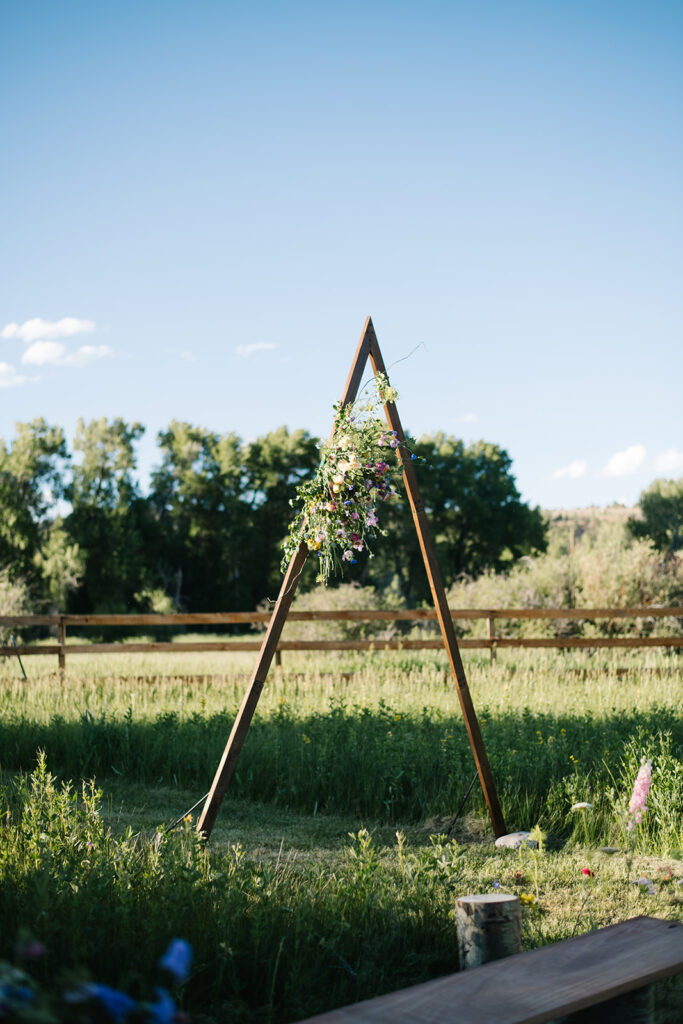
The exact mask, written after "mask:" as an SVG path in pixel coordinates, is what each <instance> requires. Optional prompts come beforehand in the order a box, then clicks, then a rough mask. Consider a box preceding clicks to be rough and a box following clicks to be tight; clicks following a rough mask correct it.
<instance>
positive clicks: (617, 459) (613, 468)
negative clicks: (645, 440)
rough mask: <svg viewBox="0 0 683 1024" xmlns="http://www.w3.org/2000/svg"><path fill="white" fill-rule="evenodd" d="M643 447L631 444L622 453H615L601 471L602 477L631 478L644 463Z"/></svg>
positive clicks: (644, 452) (644, 453)
mask: <svg viewBox="0 0 683 1024" xmlns="http://www.w3.org/2000/svg"><path fill="white" fill-rule="evenodd" d="M645 455H646V451H645V445H642V444H632V445H631V446H630V447H629V448H624V450H623V452H615V453H614V455H613V456H612V458H611V459H609V460H608V462H607V465H606V466H605V468H604V469H603V471H602V474H603V476H631V475H632V474H633V473H637V472H638V470H639V469H640V467H641V466H642V465H643V463H644V462H645Z"/></svg>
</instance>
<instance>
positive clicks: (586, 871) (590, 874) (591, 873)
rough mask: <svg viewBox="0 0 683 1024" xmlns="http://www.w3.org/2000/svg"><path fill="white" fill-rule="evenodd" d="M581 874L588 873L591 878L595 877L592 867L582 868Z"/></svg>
mask: <svg viewBox="0 0 683 1024" xmlns="http://www.w3.org/2000/svg"><path fill="white" fill-rule="evenodd" d="M581 874H582V875H588V877H589V878H595V875H594V874H593V872H592V871H591V869H590V868H581Z"/></svg>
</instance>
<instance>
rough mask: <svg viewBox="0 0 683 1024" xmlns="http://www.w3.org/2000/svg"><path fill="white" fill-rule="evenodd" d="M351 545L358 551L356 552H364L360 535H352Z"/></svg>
mask: <svg viewBox="0 0 683 1024" xmlns="http://www.w3.org/2000/svg"><path fill="white" fill-rule="evenodd" d="M351 544H352V545H353V547H354V548H355V549H356V551H362V550H363V541H362V540H361V538H360V534H359V533H352V534H351Z"/></svg>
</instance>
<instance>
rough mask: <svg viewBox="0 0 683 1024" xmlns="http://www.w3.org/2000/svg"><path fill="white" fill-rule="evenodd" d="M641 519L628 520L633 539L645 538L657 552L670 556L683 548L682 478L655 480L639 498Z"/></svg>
mask: <svg viewBox="0 0 683 1024" xmlns="http://www.w3.org/2000/svg"><path fill="white" fill-rule="evenodd" d="M638 504H639V506H640V512H641V516H640V517H639V518H633V519H630V520H629V524H628V525H629V529H630V530H631V532H632V533H633V535H634V536H635V537H648V538H649V539H650V540H651V541H652V542H653V544H654V545H655V547H656V548H658V550H659V551H662V552H664V553H665V554H668V555H673V554H675V553H676V552H677V551H679V550H680V548H681V546H682V545H683V478H681V479H680V480H655V481H654V483H652V484H650V486H649V487H648V488H647V490H645V491H643V492H642V494H641V495H640V501H639V502H638Z"/></svg>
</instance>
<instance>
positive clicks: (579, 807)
mask: <svg viewBox="0 0 683 1024" xmlns="http://www.w3.org/2000/svg"><path fill="white" fill-rule="evenodd" d="M592 806H593V804H589V803H588V802H587V801H586V800H582V801H581V803H578V804H572V810H573V811H589V810H590V809H591V808H592Z"/></svg>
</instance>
